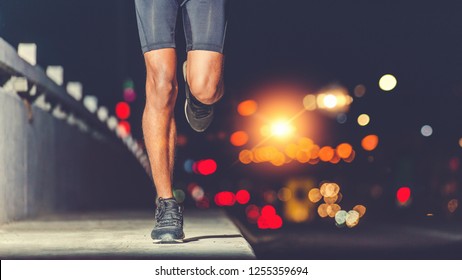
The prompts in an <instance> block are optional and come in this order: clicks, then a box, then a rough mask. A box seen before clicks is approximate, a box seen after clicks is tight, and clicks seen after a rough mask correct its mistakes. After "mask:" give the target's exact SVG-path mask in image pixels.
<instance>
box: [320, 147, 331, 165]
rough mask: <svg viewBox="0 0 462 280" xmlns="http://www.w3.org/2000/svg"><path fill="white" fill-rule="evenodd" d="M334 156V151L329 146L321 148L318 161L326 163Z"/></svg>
mask: <svg viewBox="0 0 462 280" xmlns="http://www.w3.org/2000/svg"><path fill="white" fill-rule="evenodd" d="M334 155H335V151H334V149H333V148H332V147H330V146H325V147H322V148H321V149H320V150H319V159H320V160H322V161H325V162H328V161H330V160H332V158H333V157H334Z"/></svg>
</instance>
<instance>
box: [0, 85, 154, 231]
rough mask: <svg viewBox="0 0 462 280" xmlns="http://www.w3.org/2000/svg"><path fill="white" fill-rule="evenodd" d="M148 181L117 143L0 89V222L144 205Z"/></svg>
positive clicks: (147, 199) (148, 201)
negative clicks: (30, 118) (30, 112)
mask: <svg viewBox="0 0 462 280" xmlns="http://www.w3.org/2000/svg"><path fill="white" fill-rule="evenodd" d="M153 201H154V192H153V189H152V187H151V183H150V181H149V179H148V177H147V175H146V174H145V173H144V170H143V169H142V168H141V166H140V165H139V164H138V162H137V161H136V160H135V159H134V158H133V157H132V155H131V154H129V153H128V152H127V151H126V150H125V149H124V148H123V147H122V146H120V145H116V144H114V143H112V142H110V141H101V140H96V139H95V138H94V137H92V136H91V135H90V134H89V133H82V132H81V131H79V130H78V128H77V127H75V126H70V125H68V124H67V123H66V122H65V121H62V120H58V119H56V118H54V117H53V116H52V115H51V114H49V113H47V112H45V111H43V110H41V109H38V108H35V107H33V122H32V123H29V122H28V120H27V112H26V109H25V106H24V105H23V103H22V101H21V100H20V99H19V98H18V97H17V96H15V95H14V94H10V93H6V92H4V91H3V90H2V89H1V88H0V224H2V223H5V222H8V221H12V220H17V219H22V218H26V217H33V216H37V215H40V214H42V213H50V212H56V211H58V212H67V211H87V210H88V211H90V210H96V209H97V210H101V209H121V208H144V207H149V206H150V205H151V204H152V203H153Z"/></svg>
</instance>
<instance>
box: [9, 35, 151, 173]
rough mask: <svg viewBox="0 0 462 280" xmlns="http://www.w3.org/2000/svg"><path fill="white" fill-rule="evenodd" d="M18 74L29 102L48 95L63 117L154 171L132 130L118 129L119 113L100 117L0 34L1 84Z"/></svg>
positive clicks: (20, 92) (17, 91) (31, 102)
mask: <svg viewBox="0 0 462 280" xmlns="http://www.w3.org/2000/svg"><path fill="white" fill-rule="evenodd" d="M17 77H19V78H21V79H24V80H25V81H27V86H26V88H27V89H26V90H16V93H17V94H18V95H19V96H20V97H21V98H22V99H24V100H25V101H26V103H28V104H33V103H34V102H35V101H37V100H39V99H40V98H44V99H45V100H46V102H47V103H49V104H50V106H51V108H50V110H49V111H50V112H53V111H54V110H55V109H59V110H60V111H61V117H60V118H61V119H68V123H70V124H78V125H79V127H80V128H81V130H83V131H87V132H91V133H92V135H94V136H97V138H101V137H103V138H106V139H109V141H113V142H114V143H116V144H121V145H123V146H124V147H125V148H127V149H128V150H129V152H130V153H132V154H133V156H135V157H136V159H137V160H138V162H139V163H140V164H141V166H142V167H143V168H144V169H145V170H146V172H147V173H148V175H150V173H151V172H150V167H149V161H148V158H147V155H146V153H145V151H144V150H143V148H142V147H141V146H140V145H139V144H138V143H137V142H136V140H135V139H134V138H133V137H132V136H131V134H121V133H119V132H118V130H117V125H114V121H115V120H116V118H115V117H113V116H111V117H109V118H106V119H107V120H104V121H103V120H101V119H100V118H98V116H97V114H96V112H91V111H90V110H89V109H87V108H86V107H85V106H84V104H83V103H82V102H81V101H79V100H76V99H75V98H73V97H72V96H71V95H70V93H69V92H68V91H67V90H66V89H65V88H63V87H62V86H60V85H58V84H57V83H56V82H54V81H53V80H52V79H51V78H50V77H48V76H47V74H46V73H45V71H44V70H43V69H42V68H40V67H39V66H37V65H32V64H30V63H29V62H27V61H26V60H25V59H23V58H22V57H21V56H20V55H18V53H17V52H16V50H15V49H14V48H13V47H12V46H11V45H10V44H8V43H7V42H6V41H5V40H4V39H3V38H0V87H2V86H4V85H5V84H6V83H7V82H8V81H10V80H11V79H15V78H17ZM32 89H33V90H32ZM70 119H72V121H69V120H70ZM111 122H112V123H111ZM82 128H83V129H82Z"/></svg>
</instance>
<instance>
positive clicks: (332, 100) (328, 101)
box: [323, 94, 337, 109]
mask: <svg viewBox="0 0 462 280" xmlns="http://www.w3.org/2000/svg"><path fill="white" fill-rule="evenodd" d="M323 103H324V106H326V107H327V108H329V109H332V108H334V107H335V106H336V105H337V97H335V95H333V94H328V95H326V96H324V99H323Z"/></svg>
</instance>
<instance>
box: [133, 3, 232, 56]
mask: <svg viewBox="0 0 462 280" xmlns="http://www.w3.org/2000/svg"><path fill="white" fill-rule="evenodd" d="M225 4H226V0H135V7H136V16H137V22H138V32H139V35H140V41H141V49H142V50H143V53H145V52H148V51H151V50H157V49H163V48H175V47H176V45H175V27H176V22H177V20H176V18H177V14H178V11H179V10H181V12H182V16H183V26H184V33H185V37H186V50H187V51H191V50H208V51H215V52H219V53H223V46H224V40H225V33H226V16H225Z"/></svg>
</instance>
